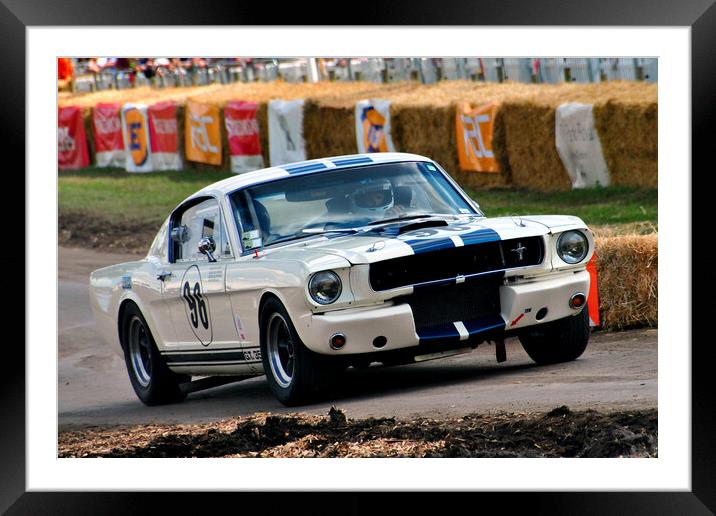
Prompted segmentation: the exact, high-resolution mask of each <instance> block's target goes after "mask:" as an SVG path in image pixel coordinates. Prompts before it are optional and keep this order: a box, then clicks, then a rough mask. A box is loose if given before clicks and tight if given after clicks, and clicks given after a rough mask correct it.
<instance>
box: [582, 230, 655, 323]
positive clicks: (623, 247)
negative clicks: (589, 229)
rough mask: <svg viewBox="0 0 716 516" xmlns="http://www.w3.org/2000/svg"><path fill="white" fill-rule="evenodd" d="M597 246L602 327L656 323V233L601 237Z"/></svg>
mask: <svg viewBox="0 0 716 516" xmlns="http://www.w3.org/2000/svg"><path fill="white" fill-rule="evenodd" d="M596 246H597V250H596V252H597V273H598V278H599V306H600V310H599V316H600V319H601V323H602V326H603V327H604V328H606V329H609V330H623V329H626V328H633V327H639V326H657V323H658V258H659V253H658V238H657V235H655V234H652V235H622V236H615V237H609V238H599V239H597V242H596Z"/></svg>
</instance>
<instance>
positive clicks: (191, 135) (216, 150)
mask: <svg viewBox="0 0 716 516" xmlns="http://www.w3.org/2000/svg"><path fill="white" fill-rule="evenodd" d="M220 121H221V120H220V117H219V108H218V107H216V106H213V105H211V104H199V103H197V102H191V101H190V102H187V104H186V117H185V121H184V148H185V149H186V159H188V160H189V161H198V162H199V163H209V164H211V165H221V124H220Z"/></svg>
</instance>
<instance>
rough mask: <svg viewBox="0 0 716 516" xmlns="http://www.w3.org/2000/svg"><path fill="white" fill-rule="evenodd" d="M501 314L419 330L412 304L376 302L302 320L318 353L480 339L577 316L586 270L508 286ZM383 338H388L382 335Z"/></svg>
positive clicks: (585, 289)
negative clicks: (573, 302) (574, 303)
mask: <svg viewBox="0 0 716 516" xmlns="http://www.w3.org/2000/svg"><path fill="white" fill-rule="evenodd" d="M499 288H500V307H501V312H500V314H499V315H494V316H491V317H485V318H482V319H476V320H472V321H455V322H454V323H452V324H442V325H438V326H435V327H433V328H429V329H428V330H427V331H426V330H425V329H422V330H421V331H420V334H418V332H417V331H416V328H415V322H414V320H413V313H412V310H411V308H410V306H409V305H408V304H406V303H402V304H397V303H396V304H392V303H385V304H381V305H378V306H374V307H362V308H351V309H346V310H336V311H334V312H327V313H325V314H320V315H317V314H313V315H309V316H306V317H302V318H301V322H302V324H297V325H296V330H297V331H298V334H299V336H300V337H301V340H302V341H303V342H304V344H305V345H306V346H307V347H308V348H309V349H311V350H312V351H314V352H316V353H322V354H329V355H352V354H360V353H376V352H386V351H394V350H398V349H404V348H410V347H417V346H422V345H425V344H428V343H430V344H438V345H439V344H440V343H443V342H445V343H449V342H450V341H455V342H459V341H466V342H465V345H466V346H468V345H470V342H469V341H470V340H472V339H476V338H477V339H480V338H481V337H484V336H485V335H486V334H488V333H490V334H491V335H494V334H495V333H496V332H497V333H499V332H501V331H505V330H520V329H522V328H526V327H528V326H533V325H535V324H542V323H545V322H549V321H554V320H557V319H562V318H564V317H568V316H571V315H576V314H578V313H579V311H580V310H575V309H573V308H570V306H569V299H570V298H571V297H572V295H574V294H575V293H577V292H581V293H583V294H584V295H585V296H586V295H588V293H589V273H588V272H587V271H586V270H582V271H577V272H566V273H561V274H559V275H549V276H547V277H543V278H539V279H534V280H530V281H525V282H522V283H515V284H508V285H502V286H500V287H499ZM336 333H342V334H343V335H345V336H346V344H345V346H344V347H343V348H342V349H340V350H334V349H331V347H330V345H329V341H330V339H331V337H332V336H333V335H335V334H336ZM377 337H385V341H386V343H385V345H383V346H382V347H376V346H375V345H374V340H375V339H376V338H377ZM381 340H382V339H381Z"/></svg>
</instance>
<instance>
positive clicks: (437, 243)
mask: <svg viewBox="0 0 716 516" xmlns="http://www.w3.org/2000/svg"><path fill="white" fill-rule="evenodd" d="M405 243H406V244H408V245H409V246H410V247H412V248H413V252H414V253H415V254H419V253H429V252H430V251H440V250H442V249H452V248H453V247H455V242H453V241H452V240H451V239H450V238H424V239H418V240H406V241H405Z"/></svg>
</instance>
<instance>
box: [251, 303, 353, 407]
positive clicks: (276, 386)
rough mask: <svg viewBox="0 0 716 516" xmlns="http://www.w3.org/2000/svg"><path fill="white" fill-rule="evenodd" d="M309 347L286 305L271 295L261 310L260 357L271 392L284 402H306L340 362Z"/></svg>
mask: <svg viewBox="0 0 716 516" xmlns="http://www.w3.org/2000/svg"><path fill="white" fill-rule="evenodd" d="M331 358H333V357H324V356H322V355H319V354H317V353H314V352H312V351H311V350H309V349H308V348H307V347H306V346H305V345H304V344H303V342H302V341H301V338H300V337H299V336H298V334H297V333H296V329H295V328H294V326H293V324H292V323H291V319H290V317H289V316H288V313H286V309H285V308H284V307H283V305H282V304H281V303H280V302H279V301H278V300H277V299H270V300H268V301H267V302H266V304H265V305H264V306H263V308H262V310H261V360H262V362H263V366H264V371H265V372H266V378H267V380H268V384H269V387H270V388H271V391H272V392H273V394H274V396H276V398H277V399H278V400H279V401H280V402H281V403H283V404H284V405H286V406H295V405H300V404H302V403H306V402H307V401H309V400H310V399H311V398H312V397H314V396H315V395H317V394H318V393H319V392H320V391H321V390H322V389H323V388H324V387H325V386H327V385H328V384H329V383H330V381H331V380H333V379H334V378H335V377H336V374H337V372H338V371H339V368H338V366H339V364H337V363H335V361H331Z"/></svg>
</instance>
